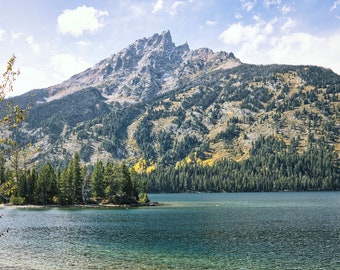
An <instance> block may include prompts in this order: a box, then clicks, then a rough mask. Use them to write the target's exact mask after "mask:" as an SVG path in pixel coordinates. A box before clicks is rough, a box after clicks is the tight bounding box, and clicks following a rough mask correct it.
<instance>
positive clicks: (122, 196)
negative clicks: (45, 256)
mask: <svg viewBox="0 0 340 270" xmlns="http://www.w3.org/2000/svg"><path fill="white" fill-rule="evenodd" d="M12 179H14V180H12ZM0 185H1V186H2V192H1V193H0V195H1V197H2V198H0V202H1V201H2V202H3V203H8V202H9V203H11V204H14V205H22V204H36V205H52V204H53V205H75V204H99V203H101V204H108V203H112V204H117V205H122V204H129V205H137V204H145V203H148V202H149V199H148V196H147V194H146V183H145V182H140V177H138V175H137V174H136V172H135V171H134V170H133V168H129V167H128V166H127V165H126V164H125V163H121V164H118V163H115V164H112V163H109V162H108V163H106V164H105V165H104V164H103V163H102V162H101V161H97V162H96V163H95V165H94V166H93V168H88V167H86V166H81V165H80V161H79V154H78V153H76V154H75V156H74V158H72V159H71V160H70V161H69V162H68V165H67V166H66V167H65V168H63V169H61V168H60V167H58V168H56V169H55V168H53V167H52V165H51V164H50V163H46V164H45V165H43V166H42V167H41V168H40V169H39V170H37V169H36V168H32V169H26V170H17V171H16V170H11V169H9V168H7V169H6V167H5V159H4V158H3V157H2V158H1V159H0Z"/></svg>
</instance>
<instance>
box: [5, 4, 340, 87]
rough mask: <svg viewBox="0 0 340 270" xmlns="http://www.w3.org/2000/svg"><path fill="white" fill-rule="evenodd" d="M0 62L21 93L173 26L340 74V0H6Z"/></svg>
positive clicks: (262, 56)
mask: <svg viewBox="0 0 340 270" xmlns="http://www.w3.org/2000/svg"><path fill="white" fill-rule="evenodd" d="M0 10H1V15H0V52H1V53H0V67H2V70H4V67H5V64H6V62H7V60H8V59H9V57H10V56H11V55H12V54H15V55H16V57H17V67H18V68H19V69H20V71H21V75H20V77H19V78H18V79H17V81H16V83H15V93H14V94H20V93H23V92H25V91H28V90H31V89H34V88H42V87H47V86H51V85H54V84H57V83H60V82H62V81H63V80H66V79H68V78H69V77H70V76H72V75H74V74H76V73H78V72H80V71H82V70H85V69H86V68H88V67H91V66H93V65H94V64H96V63H97V62H99V61H100V60H102V59H104V58H106V57H109V56H110V55H112V54H115V53H117V52H118V51H120V50H121V49H123V48H125V47H127V46H128V45H129V44H130V43H132V42H134V41H135V40H137V39H140V38H143V37H149V36H151V35H153V34H154V33H161V32H162V31H164V30H170V31H171V35H172V39H173V42H174V43H175V44H176V45H182V44H183V43H185V42H187V43H188V45H189V47H190V49H197V48H202V47H209V48H211V49H213V50H214V51H221V50H222V51H226V52H233V53H234V54H235V56H236V57H238V58H239V59H240V60H241V61H242V62H244V63H253V64H271V63H280V64H313V65H319V66H323V67H327V68H331V69H332V70H333V71H334V72H336V73H338V74H340V52H339V49H340V0H92V1H84V0H83V1H81V0H72V1H70V0H27V1H26V0H25V1H24V0H11V1H7V0H6V1H5V0H0Z"/></svg>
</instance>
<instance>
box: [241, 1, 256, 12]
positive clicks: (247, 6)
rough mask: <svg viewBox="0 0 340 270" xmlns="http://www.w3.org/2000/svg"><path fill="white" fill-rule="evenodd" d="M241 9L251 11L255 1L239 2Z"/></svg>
mask: <svg viewBox="0 0 340 270" xmlns="http://www.w3.org/2000/svg"><path fill="white" fill-rule="evenodd" d="M241 4H242V8H243V9H245V10H246V11H251V10H252V9H253V7H254V6H255V4H256V0H251V1H249V0H241Z"/></svg>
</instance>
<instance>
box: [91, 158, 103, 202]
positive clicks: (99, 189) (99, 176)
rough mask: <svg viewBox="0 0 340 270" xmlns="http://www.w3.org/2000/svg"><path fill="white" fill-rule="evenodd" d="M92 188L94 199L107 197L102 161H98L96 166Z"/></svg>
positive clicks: (92, 178) (92, 177) (92, 175)
mask: <svg viewBox="0 0 340 270" xmlns="http://www.w3.org/2000/svg"><path fill="white" fill-rule="evenodd" d="M90 186H91V191H92V196H93V197H99V198H103V197H104V196H105V186H104V166H103V163H102V162H101V161H97V162H96V164H95V166H94V169H93V172H92V174H91V182H90Z"/></svg>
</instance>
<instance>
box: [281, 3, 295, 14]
mask: <svg viewBox="0 0 340 270" xmlns="http://www.w3.org/2000/svg"><path fill="white" fill-rule="evenodd" d="M291 11H292V8H291V7H290V6H288V5H283V6H282V7H281V13H282V14H283V15H286V14H288V13H289V12H291Z"/></svg>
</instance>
